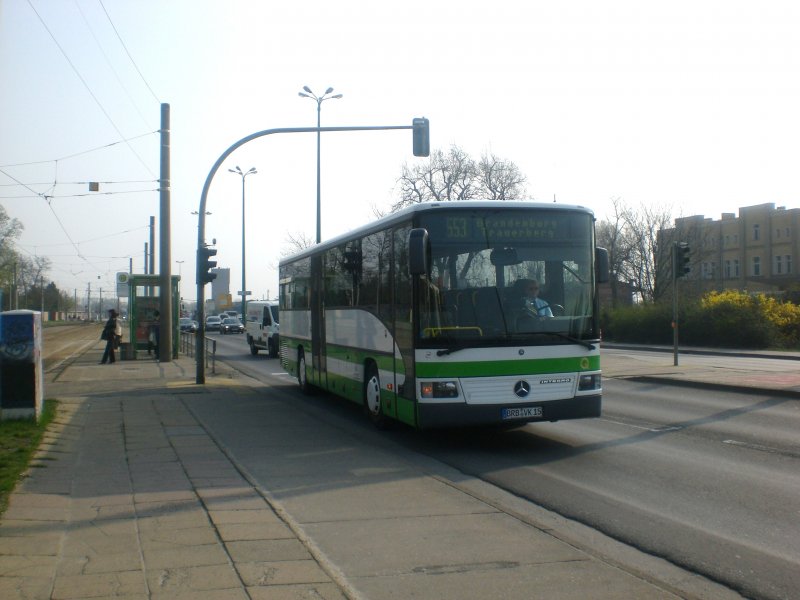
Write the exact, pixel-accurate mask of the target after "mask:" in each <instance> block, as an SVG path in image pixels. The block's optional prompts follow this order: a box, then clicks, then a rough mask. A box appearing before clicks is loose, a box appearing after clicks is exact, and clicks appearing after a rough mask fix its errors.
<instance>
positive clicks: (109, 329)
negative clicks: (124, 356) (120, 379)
mask: <svg viewBox="0 0 800 600" xmlns="http://www.w3.org/2000/svg"><path fill="white" fill-rule="evenodd" d="M118 316H119V314H118V313H117V311H116V310H114V309H113V308H110V309H108V321H106V324H105V326H103V333H102V334H100V339H103V340H105V341H106V349H105V351H104V352H103V358H102V359H101V360H100V364H101V365H104V364H106V363H108V364H112V365H113V364H114V363H115V362H117V357H116V356H115V355H114V350H116V349H117V348H118V347H119V340H120V339H121V338H122V324H121V323H120V322H119V319H118V318H117V317H118Z"/></svg>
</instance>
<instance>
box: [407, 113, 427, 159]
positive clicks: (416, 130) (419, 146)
mask: <svg viewBox="0 0 800 600" xmlns="http://www.w3.org/2000/svg"><path fill="white" fill-rule="evenodd" d="M411 125H412V133H413V136H414V156H430V154H431V135H430V121H428V119H426V118H425V117H418V118H415V119H414V120H413V121H412V122H411Z"/></svg>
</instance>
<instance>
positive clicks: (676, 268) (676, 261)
mask: <svg viewBox="0 0 800 600" xmlns="http://www.w3.org/2000/svg"><path fill="white" fill-rule="evenodd" d="M689 252H690V248H689V244H687V243H686V242H673V243H672V356H673V360H672V364H673V365H674V366H676V367H677V366H678V333H679V329H680V327H679V317H678V278H679V277H683V276H684V275H687V274H688V273H689V271H690V270H691V268H690V267H689Z"/></svg>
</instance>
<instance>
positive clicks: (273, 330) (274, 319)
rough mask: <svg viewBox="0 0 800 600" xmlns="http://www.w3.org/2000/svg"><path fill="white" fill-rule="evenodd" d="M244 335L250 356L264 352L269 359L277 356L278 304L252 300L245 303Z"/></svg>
mask: <svg viewBox="0 0 800 600" xmlns="http://www.w3.org/2000/svg"><path fill="white" fill-rule="evenodd" d="M244 326H245V334H246V335H247V343H248V344H249V346H250V354H253V355H256V354H258V351H259V350H266V351H267V353H268V354H269V356H270V357H271V358H275V357H276V356H278V336H279V332H280V325H279V324H278V303H277V302H266V301H262V300H253V301H252V302H248V303H247V320H246V321H245V325H244Z"/></svg>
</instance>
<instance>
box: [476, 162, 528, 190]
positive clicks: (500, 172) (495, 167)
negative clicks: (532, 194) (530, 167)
mask: <svg viewBox="0 0 800 600" xmlns="http://www.w3.org/2000/svg"><path fill="white" fill-rule="evenodd" d="M478 175H479V177H480V182H481V184H482V186H483V189H484V190H485V191H486V197H487V198H488V199H490V200H512V199H520V198H522V197H523V195H524V194H525V181H526V178H525V176H524V175H523V174H522V172H521V171H520V170H519V167H517V165H515V164H514V163H513V162H510V161H506V160H502V159H500V158H498V157H497V156H496V155H494V154H486V153H484V154H483V156H481V160H480V162H478Z"/></svg>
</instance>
